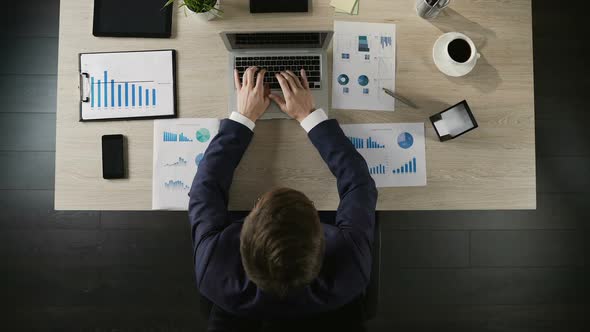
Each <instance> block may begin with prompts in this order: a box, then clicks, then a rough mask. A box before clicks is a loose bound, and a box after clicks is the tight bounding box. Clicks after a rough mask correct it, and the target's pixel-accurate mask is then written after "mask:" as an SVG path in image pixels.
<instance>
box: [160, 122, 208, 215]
mask: <svg viewBox="0 0 590 332" xmlns="http://www.w3.org/2000/svg"><path fill="white" fill-rule="evenodd" d="M218 131H219V120H218V119H173V120H156V121H154V166H153V176H152V208H153V209H154V210H160V209H161V210H183V211H185V210H187V209H188V200H189V198H188V193H189V190H190V187H191V184H192V182H193V179H194V177H195V174H196V173H197V168H198V163H199V161H200V160H201V158H202V157H203V154H204V152H205V150H206V149H207V147H208V146H209V143H210V142H211V139H213V137H215V135H217V132H218Z"/></svg>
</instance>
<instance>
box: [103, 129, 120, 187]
mask: <svg viewBox="0 0 590 332" xmlns="http://www.w3.org/2000/svg"><path fill="white" fill-rule="evenodd" d="M102 177H103V178H104V179H123V178H125V137H124V136H123V135H104V136H103V137H102Z"/></svg>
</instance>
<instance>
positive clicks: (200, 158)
mask: <svg viewBox="0 0 590 332" xmlns="http://www.w3.org/2000/svg"><path fill="white" fill-rule="evenodd" d="M204 156H205V155H204V154H202V153H199V154H198V155H197V157H196V158H195V164H197V167H199V164H200V163H201V160H203V157H204Z"/></svg>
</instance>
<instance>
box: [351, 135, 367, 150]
mask: <svg viewBox="0 0 590 332" xmlns="http://www.w3.org/2000/svg"><path fill="white" fill-rule="evenodd" d="M348 139H349V140H350V142H351V143H352V145H353V146H354V147H355V148H356V149H364V147H365V140H364V139H362V138H358V137H348Z"/></svg>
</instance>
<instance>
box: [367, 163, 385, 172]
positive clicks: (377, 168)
mask: <svg viewBox="0 0 590 332" xmlns="http://www.w3.org/2000/svg"><path fill="white" fill-rule="evenodd" d="M369 174H385V165H383V164H379V165H377V166H373V167H369Z"/></svg>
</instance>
